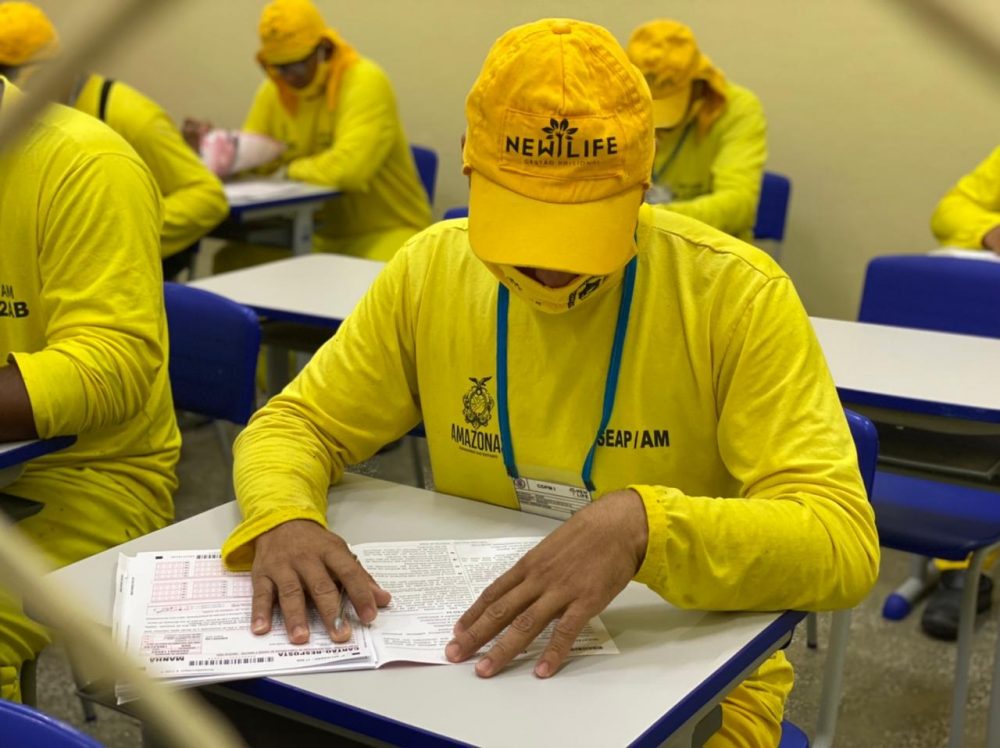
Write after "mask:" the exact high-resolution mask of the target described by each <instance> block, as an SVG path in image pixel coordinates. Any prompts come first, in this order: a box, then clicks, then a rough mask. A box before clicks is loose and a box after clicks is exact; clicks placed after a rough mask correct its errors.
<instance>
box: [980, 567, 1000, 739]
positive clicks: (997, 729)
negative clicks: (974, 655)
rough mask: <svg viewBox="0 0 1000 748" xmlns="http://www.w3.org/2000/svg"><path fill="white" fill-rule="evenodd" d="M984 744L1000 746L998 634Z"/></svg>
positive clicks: (999, 656)
mask: <svg viewBox="0 0 1000 748" xmlns="http://www.w3.org/2000/svg"><path fill="white" fill-rule="evenodd" d="M977 588H978V587H977ZM986 746H987V748H1000V636H998V637H997V646H996V651H995V652H994V653H993V680H992V681H991V686H990V711H989V722H988V723H987V727H986Z"/></svg>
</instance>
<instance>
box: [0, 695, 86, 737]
mask: <svg viewBox="0 0 1000 748" xmlns="http://www.w3.org/2000/svg"><path fill="white" fill-rule="evenodd" d="M0 743H2V744H3V745H9V746H18V745H19V746H45V748H101V744H100V743H98V742H97V741H96V740H94V739H93V738H92V737H90V736H89V735H85V734H83V733H82V732H77V731H76V730H74V729H73V728H72V727H70V726H69V725H67V724H64V723H62V722H60V721H59V720H57V719H53V718H52V717H50V716H48V715H47V714H42V713H41V712H39V711H38V710H37V709H32V708H31V707H29V706H25V705H24V704H15V703H14V702H12V701H3V700H0Z"/></svg>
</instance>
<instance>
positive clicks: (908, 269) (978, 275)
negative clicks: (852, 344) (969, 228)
mask: <svg viewBox="0 0 1000 748" xmlns="http://www.w3.org/2000/svg"><path fill="white" fill-rule="evenodd" d="M858 320H859V321H861V322H872V323H875V324H879V325H896V326H898V327H915V328H919V329H922V330H937V331H939V332H954V333H959V334H962V335H982V336H985V337H991V338H1000V262H986V261H984V260H968V259H964V258H961V257H934V256H927V255H891V256H887V257H876V258H874V259H873V260H872V261H871V262H869V263H868V271H867V273H866V274H865V286H864V290H863V291H862V294H861V311H860V312H859V313H858Z"/></svg>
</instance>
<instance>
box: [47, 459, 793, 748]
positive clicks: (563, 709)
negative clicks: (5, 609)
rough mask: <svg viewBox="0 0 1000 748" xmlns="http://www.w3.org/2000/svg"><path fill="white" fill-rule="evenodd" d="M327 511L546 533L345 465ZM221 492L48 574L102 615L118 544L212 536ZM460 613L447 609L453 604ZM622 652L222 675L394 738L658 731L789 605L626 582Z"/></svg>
mask: <svg viewBox="0 0 1000 748" xmlns="http://www.w3.org/2000/svg"><path fill="white" fill-rule="evenodd" d="M328 519H329V522H330V526H331V528H336V529H337V530H338V531H339V532H341V533H342V534H343V535H344V537H345V538H346V539H347V540H348V541H349V542H365V541H374V540H380V541H390V540H416V539H423V538H426V539H445V538H455V539H461V538H474V537H506V536H526V535H527V536H531V535H544V534H547V533H548V532H549V531H551V529H553V528H554V527H555V526H556V522H555V521H553V520H550V519H545V518H542V517H537V516H534V515H529V514H524V513H521V512H517V511H513V510H509V509H503V508H499V507H495V506H491V505H488V504H483V503H480V502H475V501H468V500H464V499H456V498H455V497H451V496H445V495H442V494H434V493H431V492H427V491H422V490H420V489H416V488H412V487H408V486H401V485H397V484H392V483H387V482H384V481H379V480H375V479H371V478H363V477H360V476H353V475H348V476H345V480H344V482H343V483H342V484H340V485H339V486H336V487H334V488H333V489H332V491H331V494H330V510H329V513H328ZM238 521H239V512H238V509H237V508H236V506H235V504H233V503H230V504H226V505H223V506H220V507H218V508H216V509H213V510H210V511H208V512H205V513H204V514H202V515H199V516H197V517H193V518H191V519H189V520H186V521H184V522H180V523H178V524H176V525H173V526H171V527H168V528H165V529H164V530H160V531H158V532H156V533H152V534H151V535H147V536H145V537H143V538H139V539H137V540H134V541H131V542H130V543H127V544H125V545H124V546H121V547H120V548H118V549H112V550H111V551H106V552H105V553H102V554H98V555H97V556H94V557H91V558H89V559H85V560H84V561H81V562H78V563H76V564H73V565H71V566H68V567H66V568H65V569H62V570H60V571H57V572H55V573H54V574H53V577H54V578H55V579H56V580H57V581H60V582H63V583H65V584H66V585H67V586H69V587H71V588H74V589H76V590H77V591H78V592H79V593H80V594H82V595H84V596H85V597H86V600H87V602H88V607H89V608H90V609H91V610H93V611H94V615H95V616H96V617H97V618H98V620H99V621H100V622H102V623H105V624H108V623H109V621H110V617H111V606H112V600H113V586H114V585H113V569H114V564H115V560H116V559H117V553H118V551H119V550H120V551H121V552H124V553H135V552H138V551H141V550H164V549H197V548H211V547H218V545H219V544H221V542H222V540H223V539H224V538H225V537H226V535H227V534H228V533H229V531H230V530H231V529H232V528H233V527H234V526H235V524H236V522H238ZM456 617H457V616H456ZM601 618H602V620H603V621H604V622H605V624H606V625H607V627H608V629H609V632H610V633H611V635H612V637H613V638H614V640H615V643H616V644H617V645H618V647H619V649H620V650H621V654H619V655H607V656H596V657H581V658H573V659H571V660H570V661H569V662H568V664H567V665H566V667H565V668H564V670H563V671H562V672H560V673H559V674H558V675H556V676H555V677H554V678H552V679H550V680H539V679H537V678H535V677H534V676H533V675H532V673H531V668H532V662H533V661H532V660H525V661H520V662H515V663H513V665H512V666H511V667H509V668H508V669H507V670H506V671H504V672H503V673H502V674H500V675H499V676H497V677H495V678H492V679H488V680H484V679H480V678H477V677H476V676H475V674H474V673H473V669H472V665H471V664H462V665H441V666H433V665H431V666H426V665H419V666H417V665H390V666H385V667H383V668H382V669H380V670H377V671H352V672H341V673H329V674H311V675H302V676H291V677H277V678H262V679H256V680H250V681H241V682H237V683H233V684H224V685H220V686H216V687H214V688H228V689H232V690H233V691H236V692H239V693H241V694H244V695H245V696H249V697H251V698H252V699H254V700H256V701H258V702H259V703H262V704H267V705H269V706H270V707H274V708H279V709H285V710H290V711H292V712H293V713H295V714H298V715H301V716H302V717H305V718H312V719H316V720H319V721H321V722H325V723H328V724H333V725H336V726H337V727H339V728H342V729H347V730H352V731H355V732H361V733H363V734H365V735H368V736H371V737H374V738H376V739H379V740H385V741H387V742H395V743H407V742H410V743H412V742H414V741H427V740H430V741H432V742H435V743H438V744H449V743H450V744H454V743H455V742H456V741H457V742H458V743H471V744H475V745H497V746H501V745H514V744H517V745H525V746H527V745H550V744H553V743H563V742H568V743H571V744H575V745H595V746H597V745H626V744H634V745H659V744H660V743H662V742H663V741H664V740H665V739H667V738H668V737H670V736H671V735H672V734H673V733H675V732H676V731H677V730H679V729H680V728H681V726H682V725H685V724H687V723H688V722H689V720H691V719H694V718H696V717H697V716H698V715H699V714H702V713H704V711H705V710H706V709H708V708H710V706H711V704H712V702H713V700H717V699H718V698H720V697H721V695H723V694H725V693H727V692H728V690H729V689H731V688H732V686H733V685H735V684H736V683H738V682H739V681H740V680H741V679H742V678H743V677H745V675H746V674H747V672H748V671H750V670H752V669H754V668H755V667H756V666H757V664H758V663H759V662H760V661H761V660H762V659H763V658H764V657H766V656H767V655H768V654H769V653H770V652H771V651H773V650H774V649H775V648H776V647H778V646H780V645H781V644H782V643H783V642H784V641H785V640H786V639H787V636H788V634H789V633H790V631H791V630H792V629H793V628H794V626H795V624H796V623H797V622H798V621H799V620H801V618H802V614H800V613H782V612H776V613H736V614H732V613H706V612H702V611H684V610H679V609H677V608H674V607H673V606H671V605H669V604H668V603H666V602H664V601H663V600H662V599H661V598H660V597H659V596H657V595H656V594H654V593H653V592H651V591H650V590H649V589H647V588H646V587H644V586H642V585H638V584H635V583H632V584H630V585H629V586H628V587H627V588H626V589H625V590H624V591H623V592H622V593H621V594H620V595H619V596H618V597H617V598H616V599H615V600H614V601H613V602H612V604H611V605H610V606H609V608H608V609H607V610H606V611H605V612H604V613H602V614H601Z"/></svg>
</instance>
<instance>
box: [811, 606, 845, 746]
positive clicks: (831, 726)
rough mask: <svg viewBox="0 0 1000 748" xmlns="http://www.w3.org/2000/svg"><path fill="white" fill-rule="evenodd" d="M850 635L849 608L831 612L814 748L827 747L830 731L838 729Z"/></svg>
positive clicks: (831, 733)
mask: <svg viewBox="0 0 1000 748" xmlns="http://www.w3.org/2000/svg"><path fill="white" fill-rule="evenodd" d="M850 635H851V611H850V609H848V610H836V611H834V612H833V623H832V624H831V626H830V647H829V649H828V650H827V652H826V663H825V664H824V666H823V692H822V694H821V695H820V699H819V719H818V720H817V724H816V739H815V740H813V742H812V745H813V747H814V748H830V746H832V745H833V734H834V732H835V731H836V729H837V713H838V711H839V710H840V696H841V691H842V690H843V681H844V657H845V655H846V654H847V640H848V639H849V638H850Z"/></svg>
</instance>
